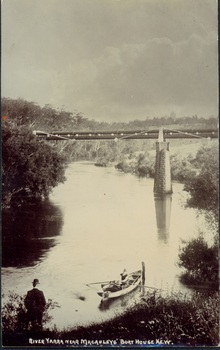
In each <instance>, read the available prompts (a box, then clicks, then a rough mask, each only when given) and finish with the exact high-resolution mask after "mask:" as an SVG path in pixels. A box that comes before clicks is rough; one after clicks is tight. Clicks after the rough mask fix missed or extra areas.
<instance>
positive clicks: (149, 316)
mask: <svg viewBox="0 0 220 350" xmlns="http://www.w3.org/2000/svg"><path fill="white" fill-rule="evenodd" d="M218 318H219V316H218V293H214V294H212V295H209V296H208V295H204V294H200V293H194V294H193V295H192V296H191V297H186V296H184V295H182V294H178V295H172V296H169V297H162V296H161V295H158V294H155V293H147V294H145V295H144V296H143V297H142V300H141V302H140V303H138V304H137V305H135V306H133V307H132V308H130V309H128V310H127V311H126V312H125V313H124V314H123V315H118V316H116V317H115V318H113V319H111V320H108V321H106V322H104V323H102V324H91V325H90V326H88V327H77V328H74V329H65V330H63V331H60V332H58V331H57V330H55V329H54V330H44V331H41V332H39V333H34V334H33V333H31V331H25V330H23V331H20V332H19V331H17V332H10V329H8V331H5V332H4V334H3V345H4V346H18V345H20V346H30V345H34V346H51V345H53V346H59V347H66V346H72V347H74V346H76V347H79V346H94V347H97V346H100V345H101V346H106V347H111V346H131V347H132V346H133V347H134V346H143V345H144V346H153V345H163V346H164V345H168V346H176V345H184V346H217V345H218V343H219V325H218Z"/></svg>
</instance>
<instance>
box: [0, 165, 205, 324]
mask: <svg viewBox="0 0 220 350" xmlns="http://www.w3.org/2000/svg"><path fill="white" fill-rule="evenodd" d="M66 178H67V180H66V182H65V183H64V184H60V185H59V186H57V187H56V188H55V189H54V190H53V192H52V193H51V195H50V199H49V201H47V202H46V203H44V204H42V205H38V206H37V207H30V208H29V210H25V211H22V212H20V213H19V215H17V216H16V217H15V218H11V217H7V218H5V219H3V236H4V237H5V236H7V238H6V239H4V240H3V268H2V292H3V293H5V295H7V293H8V292H9V291H14V292H16V293H18V294H20V295H25V294H26V292H27V290H29V289H31V282H32V280H33V279H34V278H38V279H39V280H40V287H39V288H40V289H42V290H43V291H44V294H45V297H46V299H52V300H54V301H57V302H58V303H59V305H60V308H56V309H55V310H53V311H51V314H52V316H53V321H52V323H51V325H52V326H53V325H54V324H55V325H56V327H57V328H58V329H62V328H63V327H68V326H74V327H75V326H78V325H85V324H88V323H89V322H93V321H97V322H101V321H103V320H105V319H107V318H109V317H112V316H114V315H115V313H117V312H123V310H124V307H125V306H126V305H128V303H129V302H130V300H131V299H132V300H136V299H135V298H138V297H139V296H140V293H139V292H138V291H137V292H136V293H135V295H134V298H129V299H123V300H119V301H116V302H115V303H113V304H112V305H110V306H108V307H106V308H104V309H103V308H102V307H100V297H99V296H98V295H97V293H96V292H97V290H98V289H99V285H91V286H87V284H88V283H92V282H96V281H106V280H110V279H116V278H118V277H119V274H120V272H122V270H123V269H124V268H126V269H127V271H128V272H129V271H134V270H137V269H140V268H141V262H142V261H144V262H145V267H146V285H148V286H151V287H155V288H161V289H163V290H164V291H166V292H167V293H170V292H172V291H174V292H175V291H181V292H183V293H188V292H189V290H188V289H187V288H186V287H184V286H183V285H182V284H181V283H180V282H179V274H180V269H179V267H178V264H177V262H178V252H179V247H180V245H181V242H182V240H188V239H190V238H191V237H194V236H196V235H197V232H198V228H199V227H201V226H202V225H203V226H204V225H205V219H204V218H203V217H202V216H200V217H199V218H198V217H197V215H196V211H195V210H193V209H190V208H186V207H185V204H186V199H187V194H186V192H184V191H183V185H182V184H179V183H174V184H173V194H172V196H170V197H167V198H166V200H165V201H161V200H159V199H155V198H154V195H153V180H152V179H146V178H142V179H138V178H137V177H135V176H134V175H131V174H123V173H120V172H118V171H117V170H116V169H115V168H114V167H96V166H94V164H93V163H89V162H74V163H71V164H70V165H69V166H68V168H67V171H66ZM4 231H5V232H6V233H7V234H4Z"/></svg>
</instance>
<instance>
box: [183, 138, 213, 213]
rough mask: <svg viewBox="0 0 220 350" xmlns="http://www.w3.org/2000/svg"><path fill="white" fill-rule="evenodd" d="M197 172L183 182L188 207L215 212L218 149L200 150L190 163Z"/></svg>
mask: <svg viewBox="0 0 220 350" xmlns="http://www.w3.org/2000/svg"><path fill="white" fill-rule="evenodd" d="M192 164H193V165H194V167H196V168H197V169H198V170H199V174H198V175H197V176H190V177H188V178H186V179H185V181H184V190H185V191H187V192H189V193H190V195H191V198H190V199H189V201H188V204H189V206H192V207H198V208H199V209H207V210H212V211H214V212H217V209H218V147H217V144H214V145H212V146H211V147H204V148H201V149H200V150H199V151H198V152H197V155H196V158H195V160H194V161H192Z"/></svg>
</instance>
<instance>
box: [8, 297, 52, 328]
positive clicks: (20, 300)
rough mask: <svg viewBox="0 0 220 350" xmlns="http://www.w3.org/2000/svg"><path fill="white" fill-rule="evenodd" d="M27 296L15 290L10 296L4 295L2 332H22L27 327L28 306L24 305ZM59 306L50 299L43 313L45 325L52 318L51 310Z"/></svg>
mask: <svg viewBox="0 0 220 350" xmlns="http://www.w3.org/2000/svg"><path fill="white" fill-rule="evenodd" d="M24 298H25V296H21V295H18V294H17V293H15V292H9V294H8V296H7V297H5V296H4V295H2V300H4V299H5V303H4V305H3V307H2V332H3V333H13V332H16V331H17V332H21V331H24V330H26V329H27V325H26V308H25V306H24ZM55 307H59V305H58V303H57V302H55V301H52V299H49V300H48V302H47V304H46V307H45V311H44V313H43V320H42V323H43V325H45V324H47V323H48V322H50V321H51V320H52V316H50V315H49V311H50V310H53V309H54V308H55Z"/></svg>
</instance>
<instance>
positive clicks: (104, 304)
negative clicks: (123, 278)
mask: <svg viewBox="0 0 220 350" xmlns="http://www.w3.org/2000/svg"><path fill="white" fill-rule="evenodd" d="M141 291H142V287H141V286H140V287H138V288H136V289H135V290H133V291H131V292H130V293H128V294H126V295H122V296H121V297H119V298H115V299H108V300H104V301H101V302H100V304H99V310H100V311H107V310H109V309H110V308H111V309H117V308H118V307H123V308H124V307H127V306H128V305H129V304H130V303H131V300H132V299H133V298H135V300H137V298H138V297H140V296H141V294H140V293H141Z"/></svg>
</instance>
